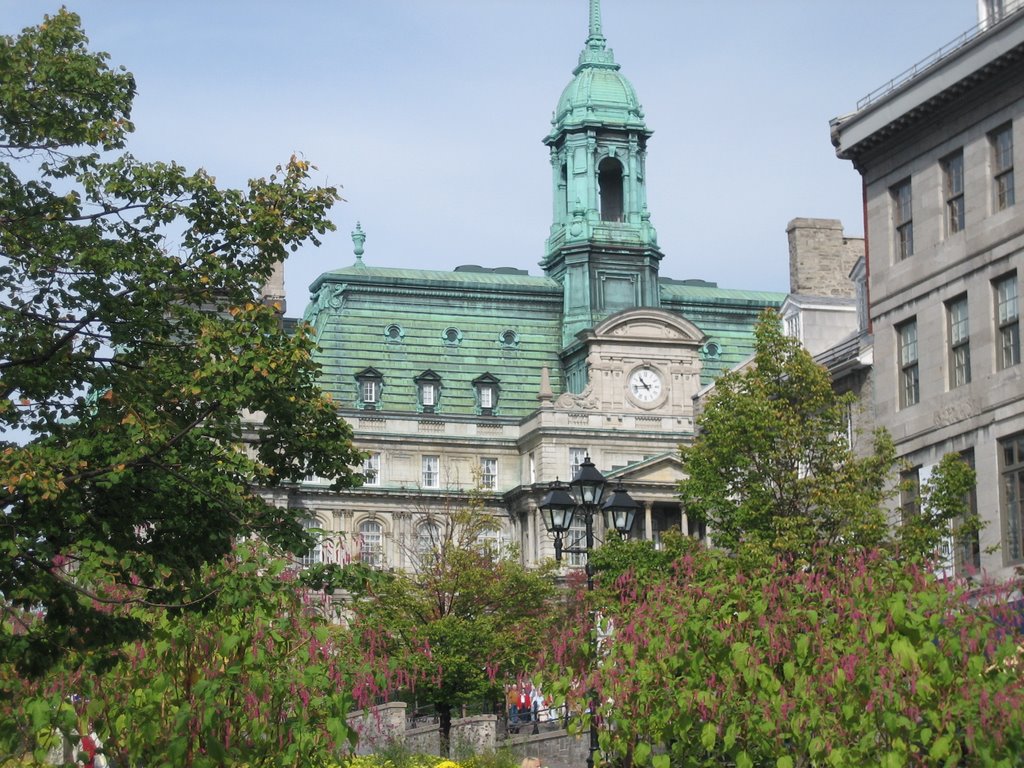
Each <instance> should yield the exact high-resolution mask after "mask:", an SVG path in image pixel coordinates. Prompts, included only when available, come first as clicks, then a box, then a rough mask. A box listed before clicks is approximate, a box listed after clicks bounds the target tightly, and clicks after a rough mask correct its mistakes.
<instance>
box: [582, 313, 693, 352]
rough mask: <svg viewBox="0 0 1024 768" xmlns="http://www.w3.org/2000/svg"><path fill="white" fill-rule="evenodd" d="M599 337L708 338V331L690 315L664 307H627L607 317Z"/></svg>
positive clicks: (596, 331)
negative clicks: (702, 329) (693, 321)
mask: <svg viewBox="0 0 1024 768" xmlns="http://www.w3.org/2000/svg"><path fill="white" fill-rule="evenodd" d="M593 334H594V336H596V337H598V338H613V339H617V340H622V339H630V340H633V339H635V340H637V341H663V342H664V341H676V342H683V343H687V344H701V343H703V342H704V339H705V335H704V332H703V331H701V330H700V328H698V327H697V326H696V325H694V324H693V323H691V322H690V321H689V320H687V319H686V318H684V317H682V316H680V315H676V314H673V313H671V312H666V311H665V310H662V309H650V308H642V309H627V310H623V311H622V312H617V313H615V314H614V315H612V316H610V317H608V318H606V319H605V320H604V321H603V322H602V323H601V324H600V325H598V326H597V327H596V328H594V330H593Z"/></svg>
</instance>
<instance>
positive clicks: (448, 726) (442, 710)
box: [437, 704, 452, 757]
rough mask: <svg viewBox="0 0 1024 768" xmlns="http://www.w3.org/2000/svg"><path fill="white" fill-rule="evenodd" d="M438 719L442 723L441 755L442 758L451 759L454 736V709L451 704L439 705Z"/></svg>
mask: <svg viewBox="0 0 1024 768" xmlns="http://www.w3.org/2000/svg"><path fill="white" fill-rule="evenodd" d="M437 719H438V722H439V723H440V730H441V738H440V749H439V751H440V753H441V757H449V756H450V755H449V751H450V747H451V743H450V742H451V735H452V707H451V705H450V704H438V705H437Z"/></svg>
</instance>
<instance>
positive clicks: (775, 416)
mask: <svg viewBox="0 0 1024 768" xmlns="http://www.w3.org/2000/svg"><path fill="white" fill-rule="evenodd" d="M853 403H854V400H853V396H852V395H837V394H836V393H835V392H834V391H833V389H832V386H831V382H830V380H829V375H828V372H827V371H826V370H825V369H824V368H822V367H821V366H819V365H818V364H817V363H815V362H814V360H813V358H812V357H811V356H810V354H809V353H808V352H807V351H806V350H804V349H803V348H802V347H801V346H800V344H799V342H798V341H797V340H796V339H793V338H789V337H787V336H784V335H783V334H782V331H781V328H780V326H779V322H778V317H777V316H776V315H775V314H774V313H773V312H767V313H766V314H765V315H764V316H763V317H762V319H761V321H760V322H759V323H758V325H757V328H756V330H755V354H754V359H753V362H752V364H751V365H749V366H747V367H745V368H743V369H741V370H738V371H731V372H729V373H726V374H725V375H723V376H722V377H721V378H719V379H718V380H717V381H716V382H715V387H714V390H713V391H712V393H711V395H710V396H709V398H708V401H707V404H706V406H705V408H704V410H703V412H702V413H701V415H700V418H699V421H698V427H699V434H698V436H697V439H696V440H695V441H694V443H693V445H691V446H687V447H683V448H682V449H681V452H682V462H683V471H684V472H685V474H686V479H685V480H683V481H682V483H681V484H680V494H681V496H682V500H683V504H684V507H685V509H686V510H687V514H690V515H693V516H696V517H698V518H700V519H703V520H704V521H706V522H707V523H708V527H709V529H710V530H711V535H712V537H713V539H714V542H715V544H716V545H719V546H722V547H725V548H727V549H730V550H733V551H740V550H741V549H742V550H743V551H744V552H746V553H750V554H754V555H756V556H757V557H761V558H768V559H770V558H772V557H773V556H774V555H776V554H787V555H790V556H793V557H797V558H809V557H810V556H811V552H812V550H814V549H815V548H817V547H821V546H825V547H834V546H837V545H839V546H860V547H873V546H876V545H878V544H880V543H881V542H882V541H884V540H885V538H886V531H887V526H886V518H885V514H884V512H883V502H884V501H885V499H886V498H887V497H888V495H889V489H890V488H891V484H892V480H891V478H892V473H893V469H894V467H895V453H894V450H893V445H892V441H891V440H890V439H889V438H888V436H887V435H886V434H885V433H884V432H878V433H876V434H875V436H874V445H873V451H872V452H871V453H870V454H868V455H866V456H858V455H855V454H854V452H853V451H852V449H851V446H850V444H849V442H848V440H847V438H846V433H847V413H848V409H849V408H850V407H852V405H853Z"/></svg>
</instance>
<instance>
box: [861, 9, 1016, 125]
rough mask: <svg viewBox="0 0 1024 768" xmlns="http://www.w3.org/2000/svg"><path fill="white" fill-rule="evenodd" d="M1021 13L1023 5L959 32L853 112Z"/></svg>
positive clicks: (866, 97)
mask: <svg viewBox="0 0 1024 768" xmlns="http://www.w3.org/2000/svg"><path fill="white" fill-rule="evenodd" d="M1021 11H1024V3H1021V4H1019V5H1016V7H1012V8H1010V9H1009V10H1007V11H1006V13H1005V14H1004V15H1003V16H1001V17H1000V18H998V19H996V20H994V21H993V20H991V19H983V20H981V21H979V22H978V23H977V24H975V25H974V26H973V27H971V28H970V29H968V30H967V31H965V32H961V33H960V34H959V35H957V36H956V37H955V38H953V39H952V40H950V41H949V42H948V43H946V44H945V45H943V46H941V47H940V48H938V49H937V50H935V51H933V52H932V53H930V54H928V55H927V56H925V57H924V58H923V59H921V60H920V61H919V62H917V63H916V64H914V65H912V66H910V67H908V68H907V69H905V70H903V71H902V72H900V73H899V74H898V75H896V76H895V77H894V78H892V79H891V80H889V81H888V82H886V83H884V84H882V85H880V86H878V87H877V88H875V90H873V91H871V93H869V94H868V95H867V96H864V97H863V98H861V99H859V100H858V101H857V109H856V110H855V112H860V111H861V110H862V109H865V108H867V107H869V106H871V105H872V104H874V103H875V102H876V101H879V100H880V99H883V98H885V97H886V96H888V95H889V94H890V93H892V92H893V91H895V90H897V89H898V88H900V87H902V86H904V85H906V84H907V83H909V82H910V81H911V80H913V79H914V78H916V77H917V76H918V75H921V74H923V73H924V72H926V71H927V70H929V69H931V68H932V67H933V66H935V65H936V64H938V63H939V62H940V61H942V60H943V59H945V58H946V57H948V56H950V55H952V54H954V53H956V52H957V51H958V50H960V49H961V48H963V47H964V46H965V45H967V44H968V43H970V42H971V41H972V40H974V39H975V38H977V37H979V36H980V35H982V34H983V33H985V32H988V31H989V30H990V29H993V28H995V27H997V26H999V25H1000V24H1002V23H1004V22H1006V21H1007V20H1008V19H1009V18H1010V17H1011V16H1013V15H1015V14H1017V13H1020V12H1021Z"/></svg>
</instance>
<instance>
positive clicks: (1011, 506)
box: [831, 0, 1024, 576]
mask: <svg viewBox="0 0 1024 768" xmlns="http://www.w3.org/2000/svg"><path fill="white" fill-rule="evenodd" d="M1021 5H1022V4H1020V3H1017V2H1013V3H1004V2H998V1H997V0H980V2H979V11H980V13H979V19H980V23H979V25H978V27H977V28H976V29H974V30H972V31H970V32H969V33H968V34H966V35H964V36H962V37H961V38H959V39H958V40H957V41H956V43H955V44H953V45H950V46H946V47H945V48H943V49H942V50H941V51H940V55H937V56H935V57H932V58H931V59H929V60H928V61H926V62H923V63H922V64H921V65H918V66H916V67H914V68H912V69H911V70H908V73H909V74H908V75H907V76H906V77H904V78H902V79H897V80H895V81H893V82H891V83H889V84H888V85H887V86H886V87H884V88H882V89H880V90H878V91H876V92H874V93H872V94H871V95H869V96H868V97H866V98H865V99H863V100H862V101H861V102H860V104H858V107H857V110H856V111H855V112H853V113H851V114H848V115H844V116H842V117H837V118H835V119H833V120H832V123H831V125H832V140H833V143H834V144H835V146H836V152H837V154H838V156H839V157H840V158H842V159H845V160H850V161H851V162H852V163H853V165H854V167H855V168H856V169H857V170H858V171H859V172H860V174H861V176H862V177H863V185H864V199H865V205H866V212H865V227H866V238H867V258H866V265H865V270H866V273H867V289H868V295H869V298H870V301H869V308H870V309H869V314H870V317H869V323H870V329H869V330H870V331H871V333H872V335H873V342H874V361H875V365H874V371H873V374H872V376H873V382H872V387H873V396H872V403H873V409H874V417H875V418H876V419H877V421H878V422H879V423H880V424H882V425H884V426H886V427H887V428H888V429H889V430H890V432H891V433H892V435H893V438H894V439H895V441H896V445H897V448H898V451H899V453H900V455H902V456H903V457H905V458H906V460H907V461H908V462H909V465H910V466H912V467H913V469H912V470H911V471H910V472H909V473H908V475H907V479H908V480H909V481H911V482H924V480H925V479H926V478H927V476H928V475H929V473H930V470H931V467H932V466H934V464H935V463H936V462H938V461H939V459H940V458H941V457H942V456H943V455H944V454H946V453H951V452H954V453H959V454H961V455H962V456H963V457H964V458H965V459H966V460H967V461H969V462H971V463H973V465H974V466H975V469H976V470H977V475H978V481H977V488H976V493H975V494H974V498H973V499H972V503H973V504H975V505H976V508H977V511H978V512H979V514H980V516H981V518H982V519H983V521H984V522H985V523H986V525H985V527H984V529H983V530H982V531H981V535H980V541H965V542H958V543H957V544H956V548H957V549H958V550H959V551H958V552H953V551H951V552H950V553H949V556H950V559H951V561H952V560H954V559H955V560H958V561H959V562H961V563H965V564H967V565H969V566H977V567H981V568H982V569H984V570H985V571H987V572H989V573H991V574H994V575H997V576H998V575H1007V574H1008V573H1009V572H1010V571H1011V569H1013V568H1014V567H1015V566H1019V565H1021V564H1024V508H1022V499H1024V379H1022V376H1021V370H1022V368H1021V364H1020V351H1021V350H1020V294H1021V273H1022V271H1024V215H1022V210H1021V206H1020V201H1018V200H1017V198H1018V197H1020V196H1021V193H1019V192H1018V191H1017V190H1018V189H1021V185H1020V182H1018V181H1017V176H1018V175H1019V174H1016V173H1015V168H1019V167H1020V166H1021V161H1020V160H1017V158H1018V157H1021V147H1022V146H1024V12H1021ZM915 505H916V499H915V496H914V494H913V493H908V494H906V495H905V497H904V499H903V502H902V505H901V507H902V508H901V510H898V512H901V513H902V514H913V512H914V510H915ZM950 548H951V550H952V549H954V545H953V543H952V542H951V543H950Z"/></svg>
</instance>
